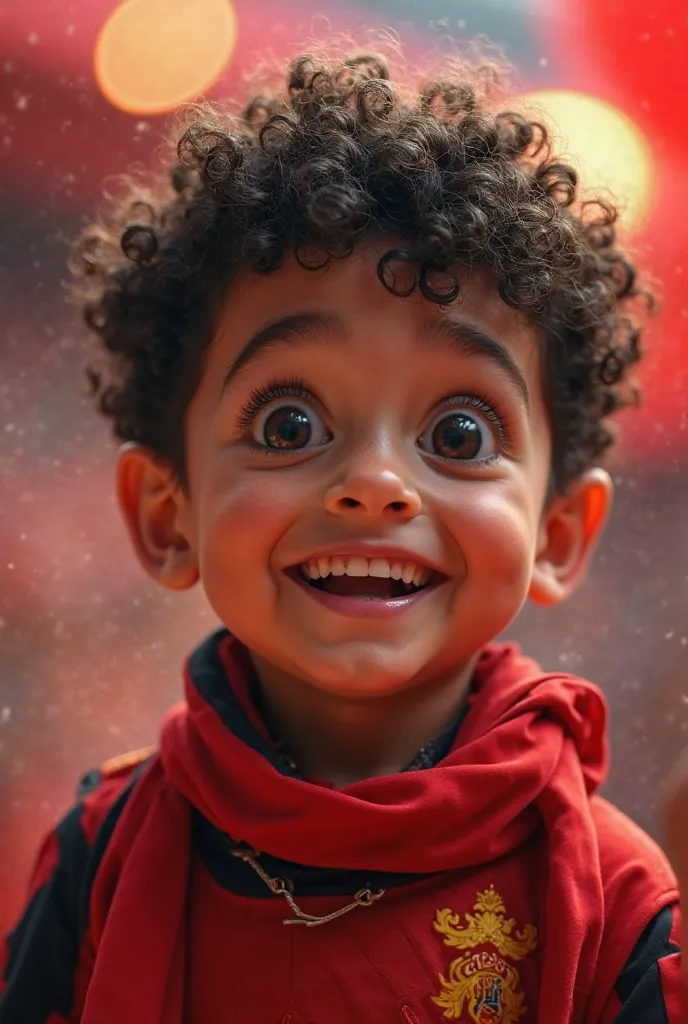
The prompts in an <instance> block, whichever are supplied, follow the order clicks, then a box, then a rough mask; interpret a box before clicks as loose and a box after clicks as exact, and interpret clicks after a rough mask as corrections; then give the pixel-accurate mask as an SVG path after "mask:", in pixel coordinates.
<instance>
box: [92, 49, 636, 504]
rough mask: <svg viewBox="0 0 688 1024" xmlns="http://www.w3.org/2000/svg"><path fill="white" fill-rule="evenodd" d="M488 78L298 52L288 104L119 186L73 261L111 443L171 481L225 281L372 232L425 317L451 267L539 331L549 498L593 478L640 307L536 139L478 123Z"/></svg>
mask: <svg viewBox="0 0 688 1024" xmlns="http://www.w3.org/2000/svg"><path fill="white" fill-rule="evenodd" d="M493 81H494V80H493V78H492V76H491V74H490V73H486V69H485V67H482V68H479V67H476V66H474V67H472V68H471V67H470V66H467V65H461V66H460V67H459V66H458V65H457V67H456V68H455V69H453V70H452V71H451V72H450V73H449V74H447V75H445V76H444V77H441V78H436V79H435V80H433V81H431V82H430V83H428V84H427V85H425V86H424V87H423V88H421V89H420V90H416V91H415V92H413V93H407V92H404V90H403V89H402V88H401V87H400V86H398V85H395V84H393V83H392V81H391V80H390V74H389V70H388V66H387V63H386V62H385V60H384V59H382V58H380V57H378V56H374V55H370V54H363V55H359V56H355V57H350V58H347V59H343V60H329V61H328V60H324V59H321V58H317V57H314V56H312V55H305V56H300V57H298V58H297V59H295V60H294V61H292V63H291V64H290V65H289V71H288V78H287V84H286V90H284V91H282V92H281V94H277V95H275V96H268V95H259V96H257V97H256V98H255V99H253V100H252V102H250V103H249V105H248V106H247V107H246V109H245V110H244V111H243V113H242V114H241V115H233V114H230V113H229V112H227V111H223V110H221V109H218V108H213V107H210V106H209V105H207V104H204V105H196V106H194V107H191V108H190V112H189V113H188V115H187V116H186V119H185V122H184V124H183V126H182V128H181V129H180V131H181V134H180V136H178V139H179V141H178V144H177V147H176V157H175V158H174V159H173V160H172V166H171V168H170V167H169V166H168V167H167V169H166V172H165V178H164V180H163V179H162V178H160V180H157V179H151V182H149V183H146V181H145V179H144V180H142V181H136V180H134V179H129V184H128V187H127V189H126V191H125V194H124V195H122V196H120V197H119V198H118V199H116V200H114V201H113V202H112V204H111V208H110V210H109V212H108V213H107V214H106V216H105V218H104V219H103V220H101V221H100V222H99V223H97V224H94V225H92V226H91V227H90V228H88V229H87V230H86V231H85V233H84V234H83V236H82V238H81V239H80V241H79V243H78V246H77V250H76V258H75V259H74V261H73V270H74V271H75V273H76V275H77V278H78V286H79V293H80V295H81V296H82V298H83V299H85V303H86V304H85V318H86V322H87V324H88V326H89V327H90V328H92V330H93V331H95V332H96V333H97V335H98V336H99V339H100V343H101V346H102V347H104V349H105V350H106V353H108V354H109V358H108V361H107V363H108V365H107V369H105V370H103V369H100V370H95V369H94V368H91V369H90V371H89V373H90V379H91V382H92V386H93V390H94V392H95V394H96V395H97V396H98V400H99V407H100V410H101V411H102V413H103V414H104V415H105V416H107V417H109V418H110V419H111V420H112V423H113V427H114V433H115V435H116V437H117V438H119V439H121V440H123V441H137V442H140V443H143V444H145V445H146V446H148V447H150V448H151V449H152V450H153V451H154V452H155V453H156V454H157V455H158V456H159V457H160V458H162V459H163V460H165V461H168V462H169V463H170V464H171V465H172V467H173V468H174V470H175V472H176V473H177V475H178V477H179V479H180V480H181V481H182V482H185V480H186V467H185V439H184V427H183V424H184V418H185V411H186V408H187V406H188V403H189V402H190V400H191V398H192V396H193V394H194V392H195V390H196V388H197V386H198V383H199V378H200V374H201V369H202V363H203V354H204V351H205V349H206V348H207V346H208V344H209V343H210V340H211V338H212V336H213V330H214V324H215V322H216V317H217V314H218V310H219V309H220V308H221V304H222V302H223V300H224V298H225V296H226V294H227V290H228V288H229V287H230V286H231V283H232V280H233V278H234V277H235V275H236V274H237V272H239V271H240V270H242V269H250V270H252V271H254V272H256V273H258V274H270V273H271V272H273V271H275V270H276V269H278V268H279V267H280V266H281V265H282V263H283V262H284V260H285V257H286V256H287V255H288V254H290V253H291V254H293V255H294V256H295V257H296V259H297V260H298V261H299V262H300V264H301V265H302V266H303V267H305V268H311V269H314V268H317V267H320V266H322V265H323V264H324V263H327V262H328V261H329V260H334V259H343V258H346V257H347V256H348V255H350V254H351V253H352V251H353V250H354V249H355V247H356V245H357V244H358V242H359V241H360V240H361V239H363V238H365V237H370V236H374V235H377V236H386V235H388V236H390V237H394V239H395V240H397V241H395V245H394V248H393V249H392V243H391V242H390V252H388V253H387V255H385V256H383V258H382V259H381V260H380V263H379V266H378V275H379V277H380V280H381V281H382V283H383V284H384V285H385V286H386V287H387V288H388V289H389V290H390V291H391V292H393V293H395V294H399V295H405V294H409V291H408V287H406V286H405V287H404V288H403V289H402V288H401V287H400V286H398V285H397V279H396V276H395V274H394V264H395V261H403V262H404V263H405V265H406V268H407V270H408V268H409V266H410V267H411V268H412V269H413V273H412V279H413V284H412V286H411V290H413V288H418V289H420V292H421V293H422V294H423V295H424V296H425V297H426V298H427V299H428V300H430V301H431V302H433V303H438V304H440V305H442V304H446V303H449V302H452V301H453V300H454V299H456V298H457V296H458V295H459V294H460V283H459V279H458V276H457V273H456V271H460V270H461V269H465V270H467V271H469V272H470V271H471V270H473V269H476V268H489V269H490V270H492V271H493V273H494V274H495V278H496V280H497V282H498V288H499V293H500V295H501V297H502V298H503V299H504V301H505V302H507V303H508V304H509V305H510V306H512V307H514V308H516V309H518V310H522V311H524V312H526V313H527V314H528V315H529V316H530V317H531V319H532V320H533V321H534V322H535V323H536V324H538V325H540V327H541V330H542V339H543V353H544V367H545V375H546V389H547V398H548V406H549V412H550V417H551V423H552V429H553V434H554V465H553V467H552V475H553V483H554V486H555V487H556V489H557V490H559V491H563V490H565V489H566V488H567V486H568V485H569V484H570V483H571V482H572V481H573V480H574V479H575V478H576V477H577V476H578V475H580V473H581V472H583V471H584V470H585V469H586V468H588V467H589V466H591V465H593V464H595V463H596V462H597V461H598V460H599V459H600V457H601V456H602V454H603V453H604V452H605V450H606V449H607V448H608V447H609V446H610V444H611V443H612V441H613V436H614V435H613V432H612V430H611V429H610V426H609V423H608V421H607V418H608V417H609V416H610V414H612V413H614V412H616V411H618V410H619V409H621V408H622V407H624V406H626V405H629V404H631V403H633V402H635V401H636V399H637V391H636V389H635V387H634V385H633V384H632V382H631V381H630V380H629V376H630V374H629V371H630V370H631V368H632V367H633V366H634V364H636V363H637V362H638V360H639V359H640V344H639V343H640V333H641V323H642V312H644V309H646V308H647V305H648V302H649V303H650V304H651V295H650V293H649V292H647V291H646V290H644V289H641V288H640V287H639V286H638V284H637V281H636V269H635V267H634V265H633V263H632V262H631V260H630V259H629V257H628V255H627V254H625V253H624V252H622V251H621V250H620V248H619V247H618V243H617V234H616V228H615V223H616V219H617V212H616V210H615V208H614V206H613V205H612V204H611V203H609V202H607V201H604V200H601V199H596V200H595V201H589V202H582V201H581V200H580V199H579V195H578V185H577V175H576V172H575V170H574V169H573V168H572V167H571V166H569V165H567V164H566V163H564V162H562V161H560V160H558V159H556V157H555V156H554V155H553V153H552V143H551V137H550V133H549V132H548V130H547V128H546V127H545V126H544V125H543V124H541V123H539V122H537V121H533V120H530V119H529V118H527V117H526V116H524V115H523V114H521V113H518V112H516V111H513V110H509V109H503V108H502V109H499V108H495V102H494V95H495V93H494V88H493ZM398 239H402V240H403V242H402V245H401V247H400V245H399V242H398ZM404 280H405V281H406V280H407V278H406V277H404ZM638 306H642V307H643V309H637V308H636V307H638Z"/></svg>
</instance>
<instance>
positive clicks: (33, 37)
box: [26, 32, 38, 46]
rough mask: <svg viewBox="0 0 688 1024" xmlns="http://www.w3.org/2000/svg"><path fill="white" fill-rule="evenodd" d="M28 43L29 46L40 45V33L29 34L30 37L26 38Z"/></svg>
mask: <svg viewBox="0 0 688 1024" xmlns="http://www.w3.org/2000/svg"><path fill="white" fill-rule="evenodd" d="M26 41H27V43H28V44H29V46H36V44H37V43H38V32H29V34H28V36H27V37H26Z"/></svg>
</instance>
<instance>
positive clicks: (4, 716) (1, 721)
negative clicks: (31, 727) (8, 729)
mask: <svg viewBox="0 0 688 1024" xmlns="http://www.w3.org/2000/svg"><path fill="white" fill-rule="evenodd" d="M11 717H12V709H11V708H2V710H0V725H6V724H7V723H8V722H9V720H10V718H11Z"/></svg>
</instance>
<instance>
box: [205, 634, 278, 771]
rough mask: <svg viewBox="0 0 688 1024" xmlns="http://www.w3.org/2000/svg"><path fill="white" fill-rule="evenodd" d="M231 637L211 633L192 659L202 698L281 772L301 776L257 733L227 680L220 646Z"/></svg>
mask: <svg viewBox="0 0 688 1024" xmlns="http://www.w3.org/2000/svg"><path fill="white" fill-rule="evenodd" d="M228 636H229V632H228V631H227V630H226V629H219V630H216V632H214V633H211V635H210V636H209V637H207V639H206V640H204V641H203V642H202V643H201V644H200V645H199V646H198V647H197V648H196V649H195V651H194V652H193V654H192V655H191V657H190V658H189V673H190V675H191V679H192V681H193V684H194V686H195V687H196V689H197V690H198V692H199V693H200V695H201V697H202V698H203V700H204V701H205V702H206V703H207V704H209V705H210V707H212V708H213V710H214V711H215V712H216V713H217V714H218V716H219V718H220V721H221V722H222V724H223V725H224V726H226V727H227V728H228V729H230V730H231V731H232V732H233V733H234V735H235V736H237V737H238V738H239V739H240V740H241V742H242V743H245V744H246V746H247V747H250V749H251V750H255V751H256V752H257V753H259V754H261V755H262V756H263V757H264V758H265V759H266V760H267V761H269V762H270V764H271V765H272V766H273V768H275V769H276V770H277V771H278V772H280V774H281V775H288V776H290V777H291V778H298V772H296V771H295V770H294V769H293V768H291V767H290V765H288V764H287V763H286V761H285V760H284V758H282V757H280V755H279V753H278V751H277V750H276V749H275V747H274V745H273V744H271V743H268V742H267V741H266V740H264V739H263V737H262V736H261V735H260V734H259V733H258V732H256V730H255V729H254V728H253V725H252V723H251V722H250V721H249V719H248V718H247V716H246V714H245V712H244V709H243V708H242V706H241V704H240V703H239V700H238V699H237V696H236V694H235V693H234V691H233V690H232V688H231V686H230V685H229V683H228V681H227V677H226V674H225V669H224V665H223V664H222V660H221V658H220V655H219V646H220V644H221V643H222V642H223V641H224V640H226V638H227V637H228Z"/></svg>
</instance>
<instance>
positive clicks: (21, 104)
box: [14, 92, 29, 110]
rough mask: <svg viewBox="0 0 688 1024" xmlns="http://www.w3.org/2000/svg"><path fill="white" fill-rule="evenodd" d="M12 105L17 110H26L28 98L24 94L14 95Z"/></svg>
mask: <svg viewBox="0 0 688 1024" xmlns="http://www.w3.org/2000/svg"><path fill="white" fill-rule="evenodd" d="M14 105H15V107H16V108H17V110H26V109H27V108H28V106H29V97H28V96H26V95H25V94H24V93H21V92H20V93H17V94H16V95H15V100H14Z"/></svg>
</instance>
